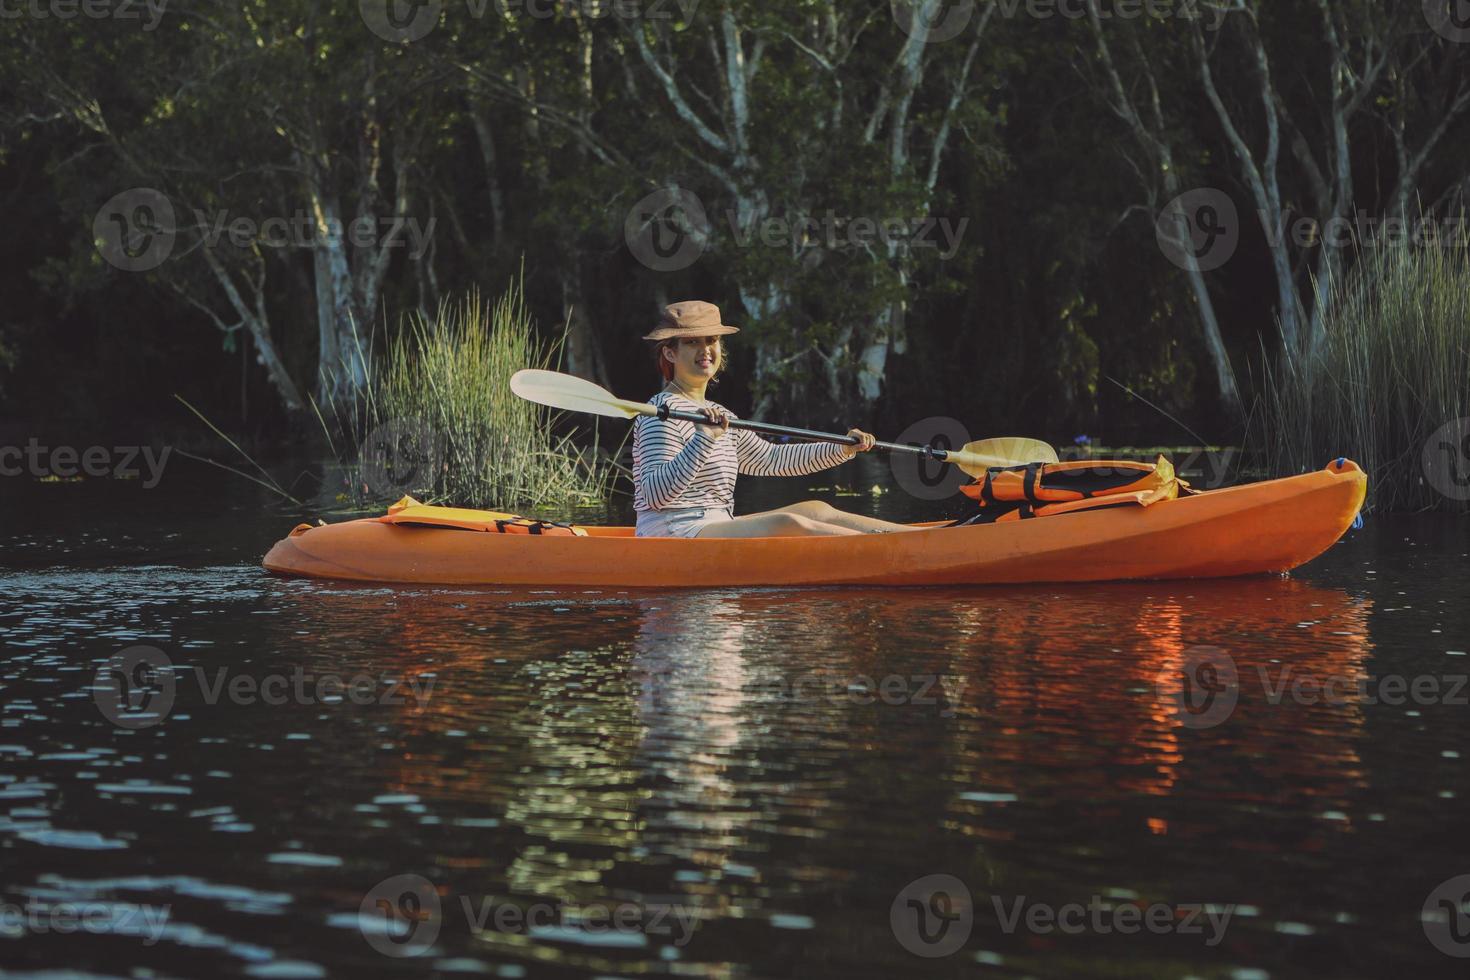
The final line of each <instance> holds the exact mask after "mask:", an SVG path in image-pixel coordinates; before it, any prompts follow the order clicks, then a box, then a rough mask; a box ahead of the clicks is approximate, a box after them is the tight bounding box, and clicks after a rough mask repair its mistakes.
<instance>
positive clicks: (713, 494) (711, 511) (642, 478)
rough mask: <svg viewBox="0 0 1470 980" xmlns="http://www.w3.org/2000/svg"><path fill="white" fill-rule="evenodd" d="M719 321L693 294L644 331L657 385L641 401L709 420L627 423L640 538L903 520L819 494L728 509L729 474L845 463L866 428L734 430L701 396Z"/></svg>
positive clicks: (718, 351) (720, 354)
mask: <svg viewBox="0 0 1470 980" xmlns="http://www.w3.org/2000/svg"><path fill="white" fill-rule="evenodd" d="M738 332H739V328H738V327H732V326H729V325H728V324H725V323H722V322H721V318H720V310H719V307H717V306H715V305H714V304H712V303H704V302H700V301H698V300H692V301H689V302H684V303H675V304H673V305H672V306H668V307H666V308H665V309H664V312H663V317H662V319H661V320H660V322H659V325H658V327H656V328H655V329H654V330H653V332H652V333H650V334H648V335H647V336H645V337H644V338H643V339H645V340H651V341H654V342H655V343H656V344H657V345H658V346H657V347H656V348H655V356H656V358H657V363H658V369H659V373H660V374H661V375H662V376H663V379H664V388H663V390H662V391H660V392H659V393H658V394H656V395H654V396H653V397H652V398H650V399H649V403H650V404H652V405H655V406H657V407H658V408H660V409H668V410H669V411H681V412H694V413H697V414H702V415H704V416H705V418H707V419H708V420H709V422H708V424H703V425H696V424H694V423H692V422H687V421H681V420H679V419H672V418H659V417H657V416H641V417H639V419H638V421H637V422H636V423H634V426H633V480H634V483H635V484H636V485H637V489H636V492H635V493H634V497H633V506H634V508H635V509H636V510H637V512H638V534H639V535H641V536H644V537H677V538H695V537H704V538H715V537H720V538H765V537H783V536H790V535H834V534H865V533H882V532H887V531H908V530H912V528H910V527H908V526H907V525H903V524H893V523H890V522H888V521H880V520H877V519H875V518H871V517H862V516H859V515H857V514H849V513H847V512H845V511H840V510H838V509H836V508H835V507H832V506H831V505H829V504H826V503H823V502H821V501H819V500H807V501H803V502H801V503H798V504H791V505H789V506H786V507H782V508H779V509H777V510H772V511H765V512H763V513H759V514H747V515H745V516H743V517H736V516H735V514H734V511H733V506H734V497H735V477H736V476H737V475H738V474H741V473H744V474H748V475H751V476H802V475H804V474H807V473H815V472H817V471H819V470H824V469H827V468H829V467H832V466H836V465H838V464H839V463H844V462H846V461H847V460H849V459H851V458H852V457H853V456H855V455H857V454H858V453H860V452H866V451H868V450H869V449H871V448H873V444H874V442H875V440H874V438H873V436H871V435H869V434H868V433H866V432H863V431H861V430H859V429H852V430H849V432H848V435H849V436H852V437H855V438H856V439H858V440H859V442H858V444H857V445H824V444H820V443H812V444H805V445H778V444H776V443H772V442H768V441H766V440H765V439H762V438H761V437H760V436H758V435H756V434H755V433H754V432H749V431H745V430H741V429H735V430H733V431H732V430H731V428H730V419H731V418H733V417H734V416H732V415H731V414H730V412H729V411H728V410H727V409H726V408H725V407H724V406H723V405H720V404H718V403H716V402H712V401H709V400H708V399H707V398H706V390H707V389H708V387H709V384H710V382H712V381H713V380H714V379H715V378H716V377H717V376H718V375H719V373H720V369H721V368H722V367H723V366H724V361H725V347H724V341H723V340H721V338H722V337H725V336H728V335H729V334H733V333H738Z"/></svg>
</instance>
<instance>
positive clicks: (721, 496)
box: [633, 391, 848, 511]
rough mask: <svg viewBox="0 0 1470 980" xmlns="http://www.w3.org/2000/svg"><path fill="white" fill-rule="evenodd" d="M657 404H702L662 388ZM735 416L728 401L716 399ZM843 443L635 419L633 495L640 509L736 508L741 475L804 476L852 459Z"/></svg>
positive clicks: (686, 408) (682, 408)
mask: <svg viewBox="0 0 1470 980" xmlns="http://www.w3.org/2000/svg"><path fill="white" fill-rule="evenodd" d="M648 401H649V403H650V404H652V405H662V404H664V403H665V402H667V403H668V406H669V409H670V410H671V411H679V412H698V411H699V410H700V405H699V404H698V403H696V402H694V401H692V400H690V399H688V398H685V397H683V396H682V395H676V394H674V393H673V392H668V391H661V392H659V393H658V394H657V395H654V396H653V397H652V398H650V399H649V400H648ZM710 404H711V405H715V406H716V407H717V408H719V409H721V410H722V411H725V414H726V415H729V416H730V417H731V418H735V416H734V415H733V414H731V413H730V412H729V411H728V410H725V408H724V406H723V405H719V404H718V403H716V402H710ZM847 459H848V455H847V453H846V452H844V451H843V447H841V446H837V445H831V444H828V443H820V442H814V443H789V444H786V445H781V444H778V443H774V442H769V441H767V440H765V439H762V438H761V437H760V436H758V435H756V434H755V433H754V432H750V431H747V430H745V429H731V430H730V432H729V434H728V435H726V436H725V437H724V438H723V439H716V438H714V434H713V430H712V429H711V428H710V427H709V426H707V425H695V424H694V423H693V422H680V421H678V420H676V419H668V420H661V419H657V418H652V417H650V416H647V415H643V416H639V418H638V420H637V421H636V422H634V423H633V482H634V484H635V485H636V492H635V493H634V495H633V506H634V508H635V509H637V510H640V511H643V510H670V509H673V508H676V507H715V508H721V509H726V510H728V509H730V508H731V507H732V506H733V504H734V500H735V475H736V474H737V473H744V474H746V475H747V476H802V475H804V474H807V473H816V472H818V471H819V470H825V469H827V468H829V467H832V466H836V465H837V464H838V463H842V462H846V460H847Z"/></svg>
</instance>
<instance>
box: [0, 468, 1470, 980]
mask: <svg viewBox="0 0 1470 980" xmlns="http://www.w3.org/2000/svg"><path fill="white" fill-rule="evenodd" d="M818 479H820V478H818ZM863 482H866V481H863ZM812 485H815V484H812ZM0 492H3V493H4V494H5V495H6V506H5V507H4V508H3V509H0V562H3V566H0V595H3V597H4V598H3V605H0V636H3V640H0V686H3V698H4V704H3V713H0V906H3V907H0V963H3V964H4V965H5V967H7V968H9V969H12V970H30V971H40V970H44V969H48V968H51V969H54V968H70V969H74V970H80V971H88V972H92V973H96V974H100V975H134V976H145V975H146V976H153V975H187V976H221V975H250V976H265V977H312V976H324V975H328V974H333V975H405V976H407V975H426V974H430V973H435V974H440V975H456V974H480V975H490V976H504V977H518V976H561V975H564V976H600V975H648V974H660V975H664V974H668V975H686V976H704V977H739V976H760V977H777V976H792V977H812V976H832V977H895V976H935V977H951V976H953V977H958V976H971V975H975V974H976V973H977V972H980V971H982V970H987V971H989V972H994V973H997V974H1000V975H1018V976H1019V975H1027V976H1056V977H1061V976H1079V975H1109V976H1129V977H1138V976H1159V977H1174V976H1186V975H1191V976H1222V977H1223V976H1229V977H1238V978H1250V977H1264V976H1275V977H1279V976H1304V977H1305V976H1324V975H1331V976H1389V975H1416V974H1442V975H1449V974H1451V973H1454V974H1457V975H1458V974H1461V973H1463V970H1464V961H1463V960H1461V959H1456V958H1452V957H1451V956H1450V955H1449V953H1455V952H1458V953H1460V954H1462V955H1464V954H1466V953H1470V928H1467V925H1470V923H1467V920H1466V919H1464V918H1463V917H1461V916H1459V915H1455V914H1452V912H1453V908H1454V903H1456V902H1459V901H1460V900H1461V899H1462V898H1463V897H1464V894H1465V892H1466V891H1467V890H1470V888H1467V887H1461V886H1464V885H1465V884H1466V883H1465V882H1460V883H1456V882H1453V881H1452V879H1454V878H1455V877H1456V876H1458V875H1462V874H1470V844H1467V843H1466V837H1465V834H1464V828H1465V826H1466V825H1467V818H1470V800H1467V797H1470V779H1467V776H1466V772H1467V769H1466V767H1467V760H1466V759H1465V758H1464V757H1462V756H1463V754H1466V753H1470V747H1467V745H1466V743H1467V735H1470V707H1467V706H1466V701H1467V699H1470V689H1466V688H1464V687H1463V686H1462V685H1463V679H1464V676H1465V675H1466V674H1467V673H1470V657H1467V656H1466V651H1467V650H1470V608H1467V607H1470V603H1467V602H1466V601H1465V600H1466V592H1467V587H1466V584H1465V583H1466V580H1467V573H1470V560H1467V557H1466V553H1467V551H1470V536H1467V531H1466V525H1465V524H1464V523H1463V522H1458V521H1454V520H1443V519H1424V520H1396V521H1389V520H1384V521H1374V520H1370V521H1369V524H1368V526H1367V527H1366V528H1365V529H1364V530H1363V531H1360V532H1354V533H1353V534H1352V535H1351V536H1350V538H1349V539H1348V540H1347V541H1346V542H1344V543H1343V544H1341V545H1339V546H1338V547H1337V548H1335V549H1333V551H1331V552H1330V553H1329V554H1328V555H1327V556H1326V557H1324V558H1323V559H1321V560H1319V561H1317V562H1316V563H1314V564H1313V565H1311V566H1309V567H1308V568H1307V569H1305V570H1303V571H1301V572H1300V573H1298V574H1297V575H1295V576H1293V577H1291V578H1289V579H1255V580H1239V581H1227V582H1215V583H1170V584H1150V585H1107V586H1086V587H1068V588H1061V587H1043V588H1025V589H986V590H980V589H975V590H935V589H929V590H915V591H905V590H884V591H871V590H802V591H791V590H782V591H773V590H726V591H707V592H687V593H679V594H649V593H635V592H621V591H618V590H615V589H603V590H575V591H532V592H525V591H523V592H515V593H510V592H502V591H495V590H479V591H476V590H464V589H429V588H413V589H389V588H355V587H343V586H336V585H330V584H316V583H309V582H299V581H287V580H282V579H275V578H270V577H267V576H266V575H264V574H263V573H262V572H260V571H259V569H258V565H257V563H258V561H259V558H260V556H261V554H262V553H263V552H264V551H265V549H266V548H267V546H268V545H269V544H270V543H271V542H272V541H273V540H275V539H276V538H278V537H280V536H281V535H283V534H284V533H285V531H286V530H287V529H289V527H290V526H291V525H292V524H294V523H296V522H297V521H298V520H300V519H302V518H305V517H309V516H313V515H311V514H308V513H303V512H300V511H297V510H295V509H293V508H282V507H281V506H280V505H278V504H276V503H272V502H271V501H270V500H269V499H268V498H267V497H265V496H264V495H263V494H261V493H258V492H257V490H256V489H255V488H254V487H252V486H250V485H249V484H246V483H244V482H243V481H238V480H234V479H232V478H230V477H228V476H222V477H217V476H215V475H214V474H212V473H208V472H195V471H190V470H188V469H185V468H183V467H177V468H176V470H175V471H171V472H170V474H169V476H168V478H167V479H166V480H165V481H164V483H163V484H162V485H161V486H160V487H159V488H158V489H156V490H152V491H146V490H143V489H142V488H141V487H140V486H138V485H137V484H136V483H132V484H127V483H116V482H109V481H94V482H91V483H85V484H66V485H40V484H35V483H29V482H20V481H17V480H10V481H7V482H5V483H4V484H3V486H0ZM764 492H766V493H768V494H774V493H780V494H783V495H785V496H786V497H792V496H803V495H805V488H804V487H803V486H802V484H801V481H788V482H787V483H785V484H782V485H780V486H779V488H777V489H768V490H766V491H764ZM838 502H839V503H841V504H845V505H847V506H851V507H854V508H856V509H864V510H869V511H870V512H877V513H880V514H884V515H891V516H895V517H907V516H914V515H915V514H918V513H928V512H927V511H924V510H922V508H918V507H917V506H916V505H914V504H912V503H911V502H907V501H906V498H904V497H903V496H902V494H900V493H897V492H894V493H891V494H885V495H881V496H877V497H874V496H871V495H864V496H859V497H849V498H842V499H839V500H838ZM139 646H144V647H151V648H155V649H156V650H157V651H158V653H156V654H149V655H150V656H155V657H164V658H166V664H167V669H166V670H164V671H162V672H161V673H160V674H159V675H156V676H163V677H172V679H173V684H172V690H171V691H169V690H167V689H166V688H167V685H166V684H164V685H161V686H155V687H153V688H149V689H147V690H144V691H134V692H133V693H134V694H135V696H137V697H142V696H143V695H145V694H146V695H150V696H152V697H153V698H154V700H153V701H151V702H149V703H147V704H143V703H142V702H139V703H138V705H136V706H137V707H138V708H139V709H140V711H141V713H139V712H131V711H130V712H123V713H121V714H119V711H118V710H117V709H118V701H117V690H116V688H115V687H112V686H109V685H110V684H113V683H116V682H113V681H108V680H107V676H108V675H106V674H105V673H104V675H103V681H102V682H101V683H99V681H98V671H99V668H105V667H106V666H107V665H108V664H109V661H110V660H112V658H115V657H117V656H118V655H119V653H120V651H125V650H129V649H131V648H136V647H139ZM1232 677H1233V678H1234V680H1235V684H1234V685H1233V686H1232V685H1231V684H1230V683H1229V681H1230V679H1231V678H1232ZM1395 678H1399V679H1402V681H1403V683H1404V684H1406V685H1410V686H1409V687H1408V688H1407V689H1406V690H1405V691H1403V692H1400V690H1399V688H1397V687H1395V683H1396V682H1395ZM337 680H340V681H341V682H343V684H353V683H355V684H356V685H357V687H356V688H354V689H348V690H343V688H342V684H337V683H335V681H337ZM1186 684H1188V685H1189V687H1188V688H1187V689H1186ZM1415 684H1417V685H1418V686H1417V687H1413V686H1412V685H1415ZM1396 692H1397V693H1396ZM109 699H111V700H109ZM150 712H151V713H150ZM115 720H120V721H121V722H122V723H123V724H124V725H131V726H135V727H120V726H119V724H116V723H115ZM139 726H140V727H139ZM931 876H945V877H942V878H933V877H931ZM1446 882H1449V884H1447V885H1446V884H1445V883H1446ZM1440 899H1444V901H1445V902H1447V903H1448V904H1443V903H1441V902H1440ZM1426 907H1427V908H1428V911H1426ZM1058 917H1060V920H1061V922H1062V926H1061V927H1059V926H1058V925H1057V921H1058ZM920 954H925V955H920ZM934 954H945V955H934Z"/></svg>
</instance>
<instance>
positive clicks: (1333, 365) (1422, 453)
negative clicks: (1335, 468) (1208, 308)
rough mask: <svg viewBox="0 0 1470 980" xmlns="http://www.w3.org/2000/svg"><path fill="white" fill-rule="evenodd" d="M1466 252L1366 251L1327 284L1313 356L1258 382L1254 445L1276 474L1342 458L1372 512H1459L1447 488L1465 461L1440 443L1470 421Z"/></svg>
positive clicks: (1455, 446)
mask: <svg viewBox="0 0 1470 980" xmlns="http://www.w3.org/2000/svg"><path fill="white" fill-rule="evenodd" d="M1465 245H1466V243H1465V242H1464V241H1458V242H1454V243H1442V244H1440V245H1433V246H1427V247H1410V246H1394V247H1379V248H1372V249H1367V250H1365V251H1364V252H1363V253H1362V254H1361V255H1360V256H1359V261H1358V262H1357V263H1356V264H1355V265H1354V266H1353V268H1352V269H1351V270H1350V271H1349V272H1348V273H1346V275H1344V276H1343V277H1342V279H1341V280H1340V281H1338V282H1334V283H1330V284H1329V292H1330V306H1329V310H1330V313H1329V316H1328V317H1327V318H1326V320H1325V324H1326V331H1325V335H1324V337H1323V338H1322V339H1321V342H1320V343H1319V345H1318V349H1317V351H1316V353H1315V355H1314V356H1311V357H1308V358H1303V359H1301V360H1299V361H1296V362H1290V361H1288V360H1287V359H1284V358H1283V359H1282V361H1281V362H1279V363H1278V364H1277V365H1276V366H1275V367H1274V368H1273V369H1272V370H1271V371H1269V372H1268V374H1267V377H1266V385H1265V389H1264V391H1265V397H1264V400H1263V408H1264V412H1263V413H1262V416H1261V419H1262V427H1263V432H1264V437H1263V440H1262V444H1263V445H1264V446H1265V448H1266V452H1267V455H1268V462H1269V464H1270V465H1271V466H1272V468H1273V469H1275V470H1276V471H1278V472H1282V471H1285V472H1293V473H1294V472H1301V471H1303V470H1306V469H1315V468H1317V467H1319V466H1322V465H1323V464H1324V463H1325V462H1326V461H1327V460H1328V459H1331V458H1333V457H1337V456H1347V457H1349V458H1350V459H1353V460H1356V461H1357V462H1358V463H1359V465H1361V466H1362V467H1363V469H1364V470H1365V471H1366V472H1367V473H1368V478H1369V503H1370V505H1371V506H1372V507H1374V508H1375V509H1378V510H1387V511H1418V510H1427V509H1444V510H1459V511H1464V510H1466V509H1467V504H1466V501H1465V500H1464V499H1463V497H1464V496H1466V495H1467V494H1461V493H1457V492H1455V490H1454V487H1453V485H1451V486H1450V487H1449V489H1448V490H1447V489H1446V479H1452V480H1454V481H1463V480H1464V478H1465V476H1466V475H1470V459H1461V458H1459V456H1457V455H1455V454H1461V455H1463V454H1465V453H1466V452H1467V451H1470V450H1467V447H1466V446H1465V445H1464V443H1462V442H1460V438H1461V437H1460V436H1456V437H1455V439H1453V440H1450V441H1446V440H1445V439H1444V438H1442V437H1443V436H1444V433H1445V431H1446V428H1445V427H1446V426H1448V427H1449V430H1450V431H1451V432H1455V431H1459V432H1464V431H1465V430H1463V429H1459V428H1458V426H1457V425H1456V423H1457V422H1459V421H1460V420H1464V419H1465V418H1466V416H1470V254H1467V253H1470V250H1467V248H1466V247H1465ZM1461 424H1465V423H1461ZM1444 453H1449V454H1451V458H1449V459H1440V455H1442V454H1444ZM1436 467H1437V470H1436ZM1447 474H1449V476H1448V477H1447Z"/></svg>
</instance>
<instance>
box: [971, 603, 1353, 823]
mask: <svg viewBox="0 0 1470 980" xmlns="http://www.w3.org/2000/svg"><path fill="white" fill-rule="evenodd" d="M1016 599H1017V600H1018V601H1017V602H1014V603H1007V604H998V605H996V606H994V607H989V608H987V609H986V610H985V613H984V615H983V616H977V618H976V621H975V623H974V625H973V631H974V632H973V635H972V637H971V639H970V640H969V643H968V645H969V649H970V651H971V652H970V653H968V654H966V655H964V656H962V657H961V658H959V659H957V660H956V661H955V663H954V666H953V667H952V669H954V670H956V671H964V672H966V673H967V674H969V675H970V678H971V684H970V687H971V698H970V699H969V709H970V710H969V712H968V713H967V715H966V720H968V721H969V722H971V724H972V725H973V726H974V727H975V729H976V730H977V731H981V732H983V733H984V738H983V741H982V742H980V743H979V744H978V745H977V746H976V747H975V751H974V752H973V753H968V752H967V753H961V754H960V755H959V756H957V758H956V760H955V765H956V767H957V768H958V769H959V770H960V771H959V772H957V773H955V776H954V778H955V782H956V783H957V784H961V785H964V784H970V785H973V786H974V787H976V788H977V789H981V790H982V792H979V793H974V794H971V795H970V796H969V797H966V796H965V795H964V794H957V795H956V796H955V797H954V798H953V799H952V800H951V801H950V806H951V808H952V809H954V810H955V811H957V812H958V813H963V814H965V816H957V817H956V819H958V820H959V821H960V822H969V821H977V822H983V823H986V824H990V825H992V826H991V829H990V831H988V832H987V833H986V834H985V836H996V837H1008V836H1010V835H1011V833H1012V832H1019V831H1020V827H1019V826H1018V822H1022V821H1025V820H1027V819H1030V817H1028V816H1027V815H1026V814H1025V813H1023V812H1017V813H1013V814H1010V815H1005V814H1003V813H1001V812H1000V811H1001V810H1004V809H1005V805H1002V806H1000V807H999V808H997V807H996V806H994V805H990V804H989V803H988V802H987V801H994V800H1021V799H1026V798H1028V797H1030V798H1031V800H1032V801H1033V802H1038V800H1037V791H1038V787H1051V788H1050V789H1048V790H1046V791H1044V792H1042V793H1041V796H1043V797H1045V796H1048V795H1050V794H1051V793H1053V792H1055V793H1058V794H1061V795H1063V796H1066V797H1068V798H1073V797H1080V798H1083V799H1085V800H1087V803H1088V805H1089V806H1091V807H1101V808H1103V811H1105V812H1106V813H1107V815H1108V818H1109V819H1110V820H1113V821H1117V820H1119V819H1124V820H1125V822H1126V821H1127V819H1132V820H1136V821H1137V822H1138V823H1139V824H1141V825H1144V826H1146V827H1147V828H1148V829H1149V830H1150V831H1152V832H1153V833H1155V834H1164V833H1171V832H1184V833H1189V832H1190V831H1189V829H1188V828H1183V829H1182V830H1181V828H1179V827H1175V826H1172V824H1173V823H1175V822H1176V821H1174V820H1173V818H1172V816H1171V815H1173V814H1178V813H1179V812H1180V810H1179V809H1178V804H1177V803H1166V802H1161V803H1159V804H1150V803H1149V802H1148V799H1149V798H1151V797H1157V798H1180V797H1186V798H1191V799H1193V800H1200V799H1209V800H1215V801H1221V800H1227V799H1228V800H1230V801H1232V802H1233V803H1234V804H1235V805H1244V806H1250V805H1255V804H1261V805H1267V806H1270V807H1272V808H1280V809H1282V810H1301V809H1303V808H1305V809H1306V810H1308V811H1309V812H1318V811H1324V810H1341V811H1347V810H1349V809H1350V808H1349V807H1348V806H1347V803H1348V802H1349V801H1350V800H1352V799H1353V798H1354V797H1355V796H1356V795H1357V794H1358V793H1359V792H1360V791H1361V790H1362V789H1363V788H1364V787H1365V785H1366V784H1365V776H1364V772H1363V763H1362V760H1361V758H1360V756H1359V746H1360V745H1361V743H1362V742H1363V741H1364V739H1365V738H1366V730H1365V725H1366V722H1365V710H1366V709H1365V706H1364V705H1363V704H1362V703H1360V702H1359V701H1358V700H1357V699H1356V698H1355V697H1348V698H1329V697H1319V696H1317V695H1316V694H1315V693H1314V692H1320V691H1323V690H1332V691H1351V690H1355V689H1359V688H1361V687H1362V686H1363V685H1364V684H1365V683H1367V682H1368V679H1369V678H1368V665H1369V661H1370V657H1371V653H1372V644H1371V642H1370V639H1369V632H1368V613H1369V610H1370V608H1371V603H1370V601H1369V600H1366V599H1357V598H1353V597H1351V596H1349V595H1348V594H1347V593H1344V592H1342V591H1340V590H1336V589H1324V588H1317V587H1314V586H1311V585H1308V584H1306V583H1304V582H1300V581H1295V580H1281V579H1269V580H1267V579H1261V580H1254V581H1241V582H1197V583H1187V584H1185V583H1180V584H1175V585H1134V584H1122V585H1109V586H1095V587H1090V588H1086V589H1084V588H1074V589H1070V590H1065V591H1063V590H1048V594H1047V595H1045V596H1044V597H1042V600H1037V601H1033V602H1029V603H1028V602H1026V600H1025V596H1024V595H1023V594H1017V596H1016ZM1043 600H1044V601H1043ZM1058 609H1062V610H1065V615H1063V616H1058V615H1057V612H1056V611H1057V610H1058ZM1303 692H1305V695H1304V693H1303ZM1242 774H1248V778H1243V776H1242ZM1125 801H1126V802H1125ZM1192 806H1193V804H1191V807H1192ZM1117 807H1125V809H1122V810H1119V809H1113V808H1117ZM1023 809H1024V808H1023ZM1103 811H1099V812H1103ZM1079 816H1080V815H1079ZM1094 816H1096V813H1094ZM997 824H998V825H1000V826H1004V827H1005V828H1007V829H1005V830H1004V831H1002V830H1001V829H1000V827H999V826H994V825H997Z"/></svg>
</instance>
